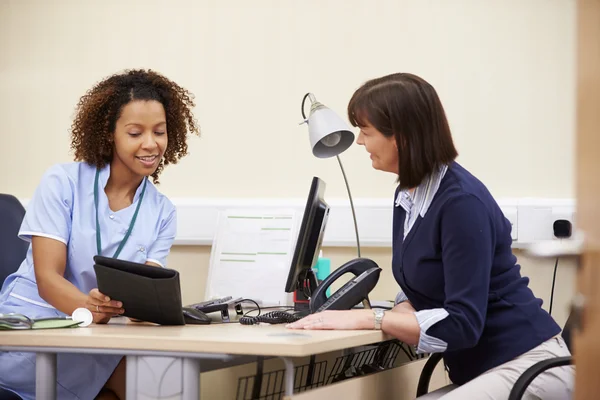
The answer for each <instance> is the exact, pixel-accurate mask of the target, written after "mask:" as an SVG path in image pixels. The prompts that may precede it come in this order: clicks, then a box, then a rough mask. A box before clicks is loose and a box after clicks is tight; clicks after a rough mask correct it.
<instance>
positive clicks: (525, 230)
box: [518, 199, 575, 244]
mask: <svg viewBox="0 0 600 400" xmlns="http://www.w3.org/2000/svg"><path fill="white" fill-rule="evenodd" d="M574 216H575V201H574V200H569V199H567V200H565V199H544V200H540V199H535V200H533V201H530V200H527V199H524V200H520V202H519V218H518V219H519V226H518V229H519V242H520V243H523V244H528V243H534V242H539V241H545V240H553V239H556V240H558V239H557V238H556V237H555V236H554V228H553V225H554V221H556V220H557V219H566V220H568V221H570V222H571V224H572V225H573V230H574V228H575V223H574V222H575V218H574Z"/></svg>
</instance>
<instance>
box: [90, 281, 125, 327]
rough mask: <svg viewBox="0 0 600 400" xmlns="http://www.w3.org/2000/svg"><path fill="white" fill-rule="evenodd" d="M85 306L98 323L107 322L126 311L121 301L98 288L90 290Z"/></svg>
mask: <svg viewBox="0 0 600 400" xmlns="http://www.w3.org/2000/svg"><path fill="white" fill-rule="evenodd" d="M85 306H86V308H87V309H88V310H90V311H91V312H92V315H93V316H94V323H96V324H106V323H107V322H108V321H109V320H110V319H111V318H112V317H114V316H115V315H120V314H123V312H124V310H123V309H122V308H121V307H122V306H123V304H122V303H121V302H120V301H116V300H111V299H110V298H109V297H108V296H106V295H104V294H102V293H100V291H99V290H98V289H92V290H90V293H89V294H88V298H87V301H86V305H85Z"/></svg>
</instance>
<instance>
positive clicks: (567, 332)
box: [417, 314, 574, 400]
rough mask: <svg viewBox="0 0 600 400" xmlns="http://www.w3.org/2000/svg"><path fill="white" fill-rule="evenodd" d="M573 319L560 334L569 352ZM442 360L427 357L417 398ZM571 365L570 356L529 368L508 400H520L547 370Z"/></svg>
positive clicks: (435, 355)
mask: <svg viewBox="0 0 600 400" xmlns="http://www.w3.org/2000/svg"><path fill="white" fill-rule="evenodd" d="M573 324H574V318H573V315H572V314H570V315H569V318H567V322H566V323H565V326H564V328H563V331H562V333H561V336H562V338H563V339H564V341H565V343H566V344H567V348H568V349H569V351H572V350H571V330H572V328H573ZM441 359H442V353H434V354H431V355H430V356H429V358H428V359H427V362H426V363H425V366H424V367H423V370H422V371H421V375H420V376H419V383H418V385H417V397H419V396H423V395H425V394H426V393H427V392H428V391H429V382H430V381H431V375H432V374H433V370H434V369H435V367H436V365H437V364H438V362H440V360H441ZM572 363H573V358H572V357H571V356H568V357H555V358H550V359H547V360H543V361H540V362H538V363H536V364H534V365H532V366H531V367H529V368H528V369H527V370H526V371H525V372H524V373H523V374H522V375H521V376H520V377H519V379H517V381H516V382H515V384H514V386H513V388H512V390H511V392H510V395H509V397H508V400H520V399H521V398H522V397H523V394H525V391H526V390H527V387H528V386H529V384H530V383H531V382H533V380H534V379H535V378H536V377H537V376H538V375H540V374H541V373H543V372H545V371H547V370H549V369H550V368H556V367H564V366H566V365H571V364H572Z"/></svg>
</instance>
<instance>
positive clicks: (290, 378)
mask: <svg viewBox="0 0 600 400" xmlns="http://www.w3.org/2000/svg"><path fill="white" fill-rule="evenodd" d="M279 358H281V359H282V360H283V363H284V364H285V395H286V396H292V395H293V394H294V362H293V361H292V360H291V359H289V358H287V357H279Z"/></svg>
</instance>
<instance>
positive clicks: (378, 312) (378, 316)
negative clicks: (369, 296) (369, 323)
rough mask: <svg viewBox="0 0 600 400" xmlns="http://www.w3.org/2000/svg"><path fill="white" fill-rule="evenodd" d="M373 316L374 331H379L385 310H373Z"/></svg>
mask: <svg viewBox="0 0 600 400" xmlns="http://www.w3.org/2000/svg"><path fill="white" fill-rule="evenodd" d="M373 315H375V329H377V330H381V323H382V322H383V316H384V315H385V310H382V309H380V308H374V309H373Z"/></svg>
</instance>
